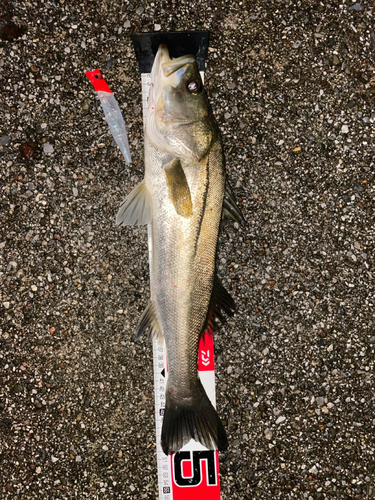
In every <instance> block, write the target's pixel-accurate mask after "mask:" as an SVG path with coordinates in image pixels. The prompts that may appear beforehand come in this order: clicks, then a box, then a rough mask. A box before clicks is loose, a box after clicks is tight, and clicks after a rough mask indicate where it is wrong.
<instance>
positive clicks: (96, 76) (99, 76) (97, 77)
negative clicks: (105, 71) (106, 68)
mask: <svg viewBox="0 0 375 500" xmlns="http://www.w3.org/2000/svg"><path fill="white" fill-rule="evenodd" d="M94 78H96V79H97V80H100V78H102V75H98V74H96V75H94Z"/></svg>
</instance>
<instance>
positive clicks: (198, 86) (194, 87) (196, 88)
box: [187, 80, 201, 94]
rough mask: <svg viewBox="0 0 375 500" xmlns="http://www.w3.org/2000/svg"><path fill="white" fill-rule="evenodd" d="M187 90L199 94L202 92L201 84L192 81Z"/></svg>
mask: <svg viewBox="0 0 375 500" xmlns="http://www.w3.org/2000/svg"><path fill="white" fill-rule="evenodd" d="M187 89H188V91H189V92H190V93H191V94H198V92H199V91H200V90H201V82H197V81H196V80H192V81H191V82H189V83H188V84H187Z"/></svg>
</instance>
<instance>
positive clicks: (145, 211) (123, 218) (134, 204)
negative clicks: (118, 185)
mask: <svg viewBox="0 0 375 500" xmlns="http://www.w3.org/2000/svg"><path fill="white" fill-rule="evenodd" d="M151 220H152V200H151V195H150V192H149V190H148V189H147V187H146V182H145V180H144V179H143V181H142V182H140V183H139V184H138V185H137V186H136V187H135V188H134V189H133V191H131V193H130V194H129V195H128V197H127V198H126V199H125V201H124V202H123V203H122V205H121V207H120V208H119V211H118V212H117V215H116V224H117V225H118V226H132V225H134V224H136V225H138V226H141V225H143V224H149V223H150V222H151Z"/></svg>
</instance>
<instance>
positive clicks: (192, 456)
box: [170, 450, 220, 500]
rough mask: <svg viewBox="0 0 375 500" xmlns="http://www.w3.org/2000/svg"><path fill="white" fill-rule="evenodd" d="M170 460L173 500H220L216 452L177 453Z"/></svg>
mask: <svg viewBox="0 0 375 500" xmlns="http://www.w3.org/2000/svg"><path fill="white" fill-rule="evenodd" d="M170 460H171V470H172V497H173V500H192V499H194V500H220V479H219V452H218V451H213V450H203V451H179V452H178V453H175V454H174V455H172V456H171V458H170Z"/></svg>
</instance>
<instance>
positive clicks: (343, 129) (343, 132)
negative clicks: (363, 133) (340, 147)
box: [341, 125, 349, 134]
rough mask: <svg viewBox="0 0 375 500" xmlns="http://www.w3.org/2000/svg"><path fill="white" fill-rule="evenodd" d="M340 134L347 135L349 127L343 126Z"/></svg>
mask: <svg viewBox="0 0 375 500" xmlns="http://www.w3.org/2000/svg"><path fill="white" fill-rule="evenodd" d="M341 133H342V134H348V133H349V127H348V126H347V125H343V126H342V127H341Z"/></svg>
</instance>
